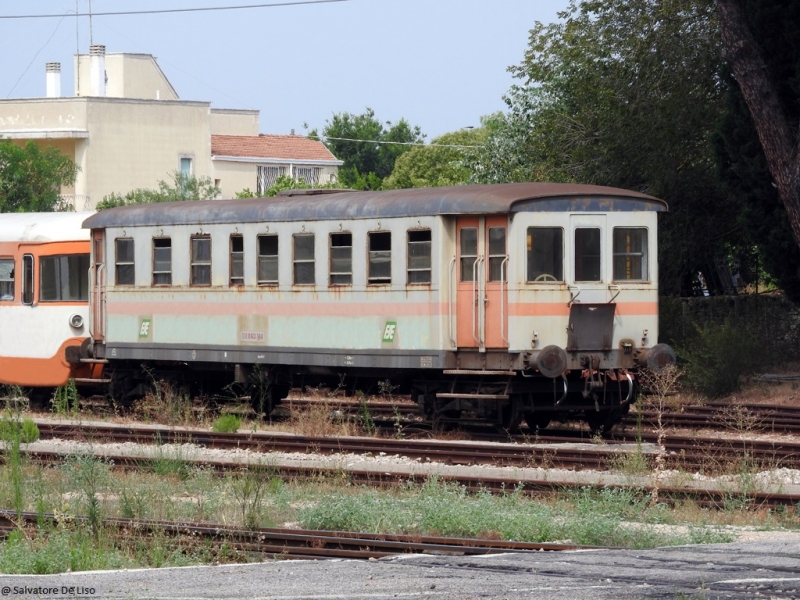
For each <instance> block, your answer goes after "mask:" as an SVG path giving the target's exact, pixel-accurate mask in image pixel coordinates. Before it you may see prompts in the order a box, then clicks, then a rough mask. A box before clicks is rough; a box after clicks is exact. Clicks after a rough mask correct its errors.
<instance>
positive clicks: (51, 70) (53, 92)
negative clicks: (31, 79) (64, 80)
mask: <svg viewBox="0 0 800 600" xmlns="http://www.w3.org/2000/svg"><path fill="white" fill-rule="evenodd" d="M44 70H45V72H46V78H47V79H46V81H45V89H46V95H47V97H48V98H58V97H59V96H61V63H60V62H49V63H46V64H45V66H44Z"/></svg>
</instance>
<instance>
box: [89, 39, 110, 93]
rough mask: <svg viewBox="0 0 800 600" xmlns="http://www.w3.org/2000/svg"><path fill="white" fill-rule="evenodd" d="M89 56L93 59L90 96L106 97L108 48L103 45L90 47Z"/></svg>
mask: <svg viewBox="0 0 800 600" xmlns="http://www.w3.org/2000/svg"><path fill="white" fill-rule="evenodd" d="M89 56H90V57H91V58H90V60H91V64H90V75H89V76H90V77H91V85H90V86H89V90H90V92H89V93H90V95H92V96H105V95H106V47H105V46H103V45H102V44H95V45H93V46H89Z"/></svg>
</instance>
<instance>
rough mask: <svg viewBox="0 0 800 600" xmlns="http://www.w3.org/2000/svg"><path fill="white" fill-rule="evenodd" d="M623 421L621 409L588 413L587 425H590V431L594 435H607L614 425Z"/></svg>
mask: <svg viewBox="0 0 800 600" xmlns="http://www.w3.org/2000/svg"><path fill="white" fill-rule="evenodd" d="M621 420H622V411H620V410H619V409H615V410H601V411H599V412H596V411H587V412H586V423H587V424H588V425H589V431H591V433H592V435H606V434H608V433H610V432H611V430H612V429H613V428H614V425H616V424H617V423H619V422H620V421H621Z"/></svg>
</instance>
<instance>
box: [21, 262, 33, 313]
mask: <svg viewBox="0 0 800 600" xmlns="http://www.w3.org/2000/svg"><path fill="white" fill-rule="evenodd" d="M22 303H23V304H29V305H30V304H33V256H32V255H31V254H26V255H24V256H23V257H22Z"/></svg>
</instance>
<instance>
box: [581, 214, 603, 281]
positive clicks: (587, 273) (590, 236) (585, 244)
mask: <svg viewBox="0 0 800 600" xmlns="http://www.w3.org/2000/svg"><path fill="white" fill-rule="evenodd" d="M601 280H602V277H601V275H600V229H598V228H596V227H581V228H578V229H576V230H575V281H601Z"/></svg>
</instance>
